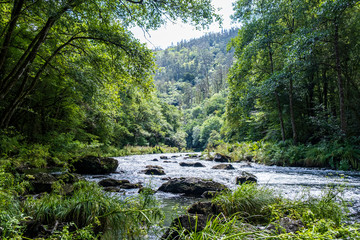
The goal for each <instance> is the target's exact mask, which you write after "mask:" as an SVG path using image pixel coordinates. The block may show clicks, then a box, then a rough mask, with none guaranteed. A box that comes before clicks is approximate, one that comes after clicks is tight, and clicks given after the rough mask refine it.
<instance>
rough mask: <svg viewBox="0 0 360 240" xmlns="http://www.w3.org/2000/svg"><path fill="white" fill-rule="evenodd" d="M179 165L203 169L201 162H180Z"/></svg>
mask: <svg viewBox="0 0 360 240" xmlns="http://www.w3.org/2000/svg"><path fill="white" fill-rule="evenodd" d="M179 165H180V166H182V167H205V165H204V164H202V163H201V162H190V163H186V162H181V163H179Z"/></svg>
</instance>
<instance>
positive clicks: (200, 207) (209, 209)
mask: <svg viewBox="0 0 360 240" xmlns="http://www.w3.org/2000/svg"><path fill="white" fill-rule="evenodd" d="M221 210H222V209H221V207H220V206H219V205H217V204H215V203H212V202H196V203H194V204H192V205H191V206H190V207H189V208H188V210H187V212H188V213H190V214H202V215H204V216H207V217H208V218H209V217H211V216H214V215H215V216H216V215H218V214H220V213H221Z"/></svg>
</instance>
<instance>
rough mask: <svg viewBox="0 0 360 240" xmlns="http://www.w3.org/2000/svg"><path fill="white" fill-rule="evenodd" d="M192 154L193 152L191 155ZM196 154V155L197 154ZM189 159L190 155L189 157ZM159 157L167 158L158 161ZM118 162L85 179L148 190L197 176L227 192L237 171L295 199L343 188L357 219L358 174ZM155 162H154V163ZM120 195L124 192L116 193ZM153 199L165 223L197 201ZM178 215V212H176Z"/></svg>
mask: <svg viewBox="0 0 360 240" xmlns="http://www.w3.org/2000/svg"><path fill="white" fill-rule="evenodd" d="M192 154H193V153H192ZM199 155H200V154H199ZM190 156H191V155H190ZM160 157H163V158H164V157H167V159H161V158H160ZM116 159H117V160H118V161H119V167H118V169H117V172H116V173H112V174H110V175H107V176H100V177H99V176H87V179H88V180H91V181H100V180H101V179H103V178H109V177H110V178H115V179H119V180H122V179H126V180H129V181H130V182H131V183H139V182H140V183H142V184H143V185H144V186H150V187H151V188H152V189H158V188H159V187H160V186H161V184H163V183H165V182H166V181H167V180H164V179H163V178H164V177H171V178H178V177H199V178H203V179H212V180H214V181H216V182H219V183H223V184H225V185H226V186H227V187H229V188H230V189H235V188H236V184H235V178H236V177H237V176H239V175H240V173H241V171H246V172H249V173H252V174H254V175H255V176H257V178H258V184H259V185H266V186H269V187H271V188H274V189H275V190H276V191H278V192H281V193H282V195H283V196H284V197H287V198H297V197H300V196H301V194H302V193H304V191H308V192H309V193H310V194H312V195H315V196H316V195H320V194H321V193H322V191H324V190H326V189H327V188H329V187H333V186H341V187H343V188H344V189H343V193H342V194H343V195H342V196H343V198H344V199H346V200H349V201H351V202H352V206H351V207H350V210H351V215H352V216H353V218H358V216H359V213H358V209H359V207H360V172H348V171H334V170H327V169H313V168H299V167H278V166H265V165H260V164H255V163H244V162H240V163H231V164H232V165H233V167H234V168H235V170H218V169H211V168H212V167H213V166H214V165H217V164H219V163H218V162H213V161H204V160H202V161H201V160H199V158H192V157H189V154H185V153H178V154H149V155H134V156H126V157H118V158H116ZM155 159H156V160H157V161H155ZM180 162H188V163H190V162H201V163H202V164H203V165H205V167H182V166H180V165H179V163H180ZM147 165H157V166H161V167H163V168H164V171H165V173H166V175H162V176H155V175H152V176H150V175H145V174H143V173H141V170H144V169H145V166H147ZM137 191H138V189H132V190H126V192H125V196H131V195H134V194H136V193H137ZM119 194H124V193H119ZM156 197H157V198H158V199H159V201H160V202H161V204H162V208H163V209H164V211H165V213H166V214H167V215H168V218H167V220H166V222H167V224H169V221H170V220H171V218H172V216H169V215H170V213H171V211H172V210H170V209H172V207H173V206H175V205H178V206H180V207H181V206H188V205H190V204H191V203H193V202H196V201H199V199H197V198H190V197H182V196H181V195H179V194H171V193H164V192H157V193H156ZM180 212H181V208H180V210H178V213H180ZM172 213H173V212H172Z"/></svg>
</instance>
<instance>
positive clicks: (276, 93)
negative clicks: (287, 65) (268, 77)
mask: <svg viewBox="0 0 360 240" xmlns="http://www.w3.org/2000/svg"><path fill="white" fill-rule="evenodd" d="M268 48H269V58H270V67H271V74H272V75H273V74H274V61H273V55H272V49H271V45H270V43H268ZM274 94H275V99H276V105H277V108H278V116H279V122H280V130H281V139H282V141H283V142H285V128H284V120H283V116H282V108H281V104H280V99H279V94H278V92H277V90H276V88H275V91H274Z"/></svg>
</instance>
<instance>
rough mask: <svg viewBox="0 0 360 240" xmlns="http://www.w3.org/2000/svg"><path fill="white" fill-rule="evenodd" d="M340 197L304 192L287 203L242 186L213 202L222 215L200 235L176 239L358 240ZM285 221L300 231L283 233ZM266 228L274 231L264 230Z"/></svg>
mask: <svg viewBox="0 0 360 240" xmlns="http://www.w3.org/2000/svg"><path fill="white" fill-rule="evenodd" d="M341 194H342V189H341V188H331V187H329V188H328V189H326V190H324V191H323V193H322V194H321V195H320V196H318V197H313V196H311V195H310V193H309V192H308V191H306V190H304V192H303V194H302V195H301V196H299V197H298V199H295V200H288V199H284V198H282V197H281V196H279V195H278V194H275V193H274V191H272V190H271V189H269V188H267V187H261V186H258V185H255V184H245V185H241V186H239V187H238V188H237V189H236V190H235V191H234V192H233V193H230V192H227V193H223V194H222V195H220V196H218V197H216V198H215V199H214V200H213V202H214V203H216V204H218V205H220V206H221V207H222V209H223V212H222V213H220V214H219V215H218V216H216V217H212V218H211V219H210V220H208V222H207V225H206V226H205V228H204V229H203V230H202V231H197V232H189V231H186V230H185V229H183V228H181V227H180V228H178V233H179V236H180V238H179V239H185V240H215V239H223V240H225V239H226V240H230V239H234V240H235V239H249V240H250V239H251V240H255V239H256V240H260V239H277V240H290V239H303V240H305V239H306V240H312V239H321V240H328V239H360V232H359V231H360V224H358V223H354V224H346V223H345V220H346V215H347V213H348V211H347V204H348V203H347V202H345V201H343V200H342V197H341ZM284 217H287V218H290V219H292V220H296V221H301V223H302V224H303V227H301V228H300V229H299V230H298V231H297V232H295V233H291V232H290V233H287V232H285V229H284V228H283V227H282V226H281V225H280V224H279V222H280V221H279V220H280V219H282V218H284ZM269 224H272V225H274V226H275V229H276V230H275V231H273V230H267V229H266V227H267V226H268V225H269Z"/></svg>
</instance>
